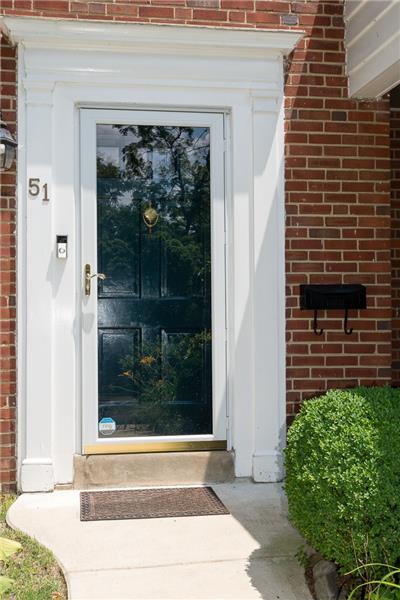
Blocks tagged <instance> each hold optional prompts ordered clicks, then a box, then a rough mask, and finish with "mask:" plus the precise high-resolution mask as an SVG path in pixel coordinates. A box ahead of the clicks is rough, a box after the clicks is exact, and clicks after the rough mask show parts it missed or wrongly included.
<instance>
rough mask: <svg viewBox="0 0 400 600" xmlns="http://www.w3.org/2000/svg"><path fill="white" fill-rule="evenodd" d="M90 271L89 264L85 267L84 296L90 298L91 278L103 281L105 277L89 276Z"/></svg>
mask: <svg viewBox="0 0 400 600" xmlns="http://www.w3.org/2000/svg"><path fill="white" fill-rule="evenodd" d="M91 272H92V269H91V266H90V264H89V263H87V264H86V265H85V296H90V292H91V291H92V279H93V277H97V279H101V280H102V281H104V280H105V279H106V276H105V275H104V273H93V275H92V274H91Z"/></svg>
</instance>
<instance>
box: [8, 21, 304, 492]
mask: <svg viewBox="0 0 400 600" xmlns="http://www.w3.org/2000/svg"><path fill="white" fill-rule="evenodd" d="M1 27H2V29H3V30H5V31H6V33H7V35H8V36H9V37H10V39H11V40H12V41H13V42H15V43H16V44H18V74H19V75H18V76H19V82H18V141H19V150H18V205H19V207H20V209H19V214H18V228H19V230H18V231H19V234H18V244H19V245H18V315H19V316H18V373H19V375H18V377H19V381H18V390H19V391H18V423H19V431H18V443H19V447H18V454H19V475H18V478H19V485H20V488H21V489H22V490H25V491H36V490H50V489H53V488H54V485H55V484H61V483H70V482H71V481H72V480H73V455H74V453H79V452H80V449H81V439H80V431H81V415H80V408H79V407H80V405H81V398H80V391H79V390H80V378H81V368H80V352H81V348H80V343H79V335H80V327H81V325H80V322H79V318H78V315H79V310H80V302H81V295H80V294H81V290H80V289H77V282H78V281H80V280H81V275H80V274H81V264H80V262H81V261H80V248H79V230H78V229H77V227H78V209H79V202H78V199H79V177H78V175H79V159H78V153H79V136H78V133H77V132H78V131H79V128H78V113H79V107H80V106H91V107H96V106H98V107H103V108H104V107H109V106H118V107H121V108H124V109H129V108H135V107H146V108H152V109H157V108H159V109H163V110H164V109H168V108H171V109H174V110H178V109H179V110H183V111H185V110H197V111H201V112H207V111H214V110H215V111H219V112H221V111H223V112H227V113H229V115H230V120H231V133H230V140H229V147H230V160H231V164H232V168H231V175H230V180H229V181H228V182H227V184H228V187H229V190H230V191H229V193H228V197H229V198H230V202H229V203H228V205H227V233H228V235H227V356H228V388H227V394H228V410H229V423H230V432H231V433H230V435H231V447H232V449H233V450H234V456H235V473H236V475H237V476H246V477H248V476H253V478H254V479H255V480H256V481H278V480H279V479H280V478H281V477H282V446H283V444H284V439H285V415H286V410H285V409H286V402H285V312H284V310H285V285H284V284H285V279H284V180H283V160H284V152H283V148H284V146H283V133H284V132H283V101H284V97H283V56H284V55H285V54H287V53H288V52H289V51H290V50H291V49H292V48H293V47H294V46H295V44H296V43H297V41H298V40H299V39H300V38H301V37H302V32H299V31H284V30H274V31H261V30H240V29H223V28H211V27H208V28H207V27H192V26H190V27H181V26H169V25H168V26H159V25H147V24H146V25H142V24H119V23H112V22H105V21H97V22H96V23H90V22H84V21H73V20H70V21H68V20H52V19H37V18H36V19H34V18H20V17H4V18H3V19H2V21H1ZM29 178H39V179H40V181H41V183H48V188H49V197H50V202H44V201H43V200H42V199H41V198H40V197H39V198H37V197H32V196H31V195H29V194H28V185H27V183H28V180H29ZM56 234H66V235H68V236H69V237H68V239H69V256H68V259H67V260H66V261H61V260H60V259H57V258H56V256H55V236H56Z"/></svg>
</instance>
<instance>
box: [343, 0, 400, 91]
mask: <svg viewBox="0 0 400 600" xmlns="http://www.w3.org/2000/svg"><path fill="white" fill-rule="evenodd" d="M345 23H346V38H345V39H346V50H347V73H348V76H349V93H350V95H351V96H353V97H365V98H377V97H379V96H382V95H383V94H385V93H386V92H388V91H389V90H391V89H392V88H394V87H395V86H396V85H398V84H399V83H400V0H346V1H345Z"/></svg>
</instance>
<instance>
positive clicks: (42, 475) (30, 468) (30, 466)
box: [19, 458, 54, 492]
mask: <svg viewBox="0 0 400 600" xmlns="http://www.w3.org/2000/svg"><path fill="white" fill-rule="evenodd" d="M19 487H20V490H21V492H51V491H53V490H54V467H53V461H52V460H51V459H50V458H26V459H25V460H23V461H22V465H21V473H20V479H19Z"/></svg>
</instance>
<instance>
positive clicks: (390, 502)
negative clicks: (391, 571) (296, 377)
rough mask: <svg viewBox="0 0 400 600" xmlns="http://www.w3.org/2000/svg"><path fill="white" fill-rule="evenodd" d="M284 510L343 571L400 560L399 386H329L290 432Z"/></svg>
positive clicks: (307, 406)
mask: <svg viewBox="0 0 400 600" xmlns="http://www.w3.org/2000/svg"><path fill="white" fill-rule="evenodd" d="M285 456H286V484H285V489H286V493H287V496H288V502H289V515H290V518H291V520H292V522H293V523H294V525H295V526H296V527H297V528H298V529H299V531H300V532H301V533H302V534H303V536H304V537H305V538H306V540H307V541H308V542H309V543H310V544H311V545H312V546H313V547H314V548H315V549H317V550H318V551H319V552H321V554H322V555H323V556H324V557H325V558H326V559H328V560H334V561H336V562H337V563H338V564H339V565H340V567H341V569H342V571H345V570H351V569H352V568H354V567H355V566H357V565H358V564H360V563H368V562H387V563H390V564H394V565H399V564H400V389H392V388H389V387H380V388H357V389H354V390H347V391H344V390H331V391H329V392H327V393H326V394H325V395H323V396H321V397H319V398H315V399H312V400H309V401H307V402H305V403H304V405H303V407H302V408H301V410H300V413H299V414H298V415H297V417H296V418H295V420H294V422H293V424H292V426H291V427H290V428H289V431H288V440H287V448H286V450H285Z"/></svg>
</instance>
